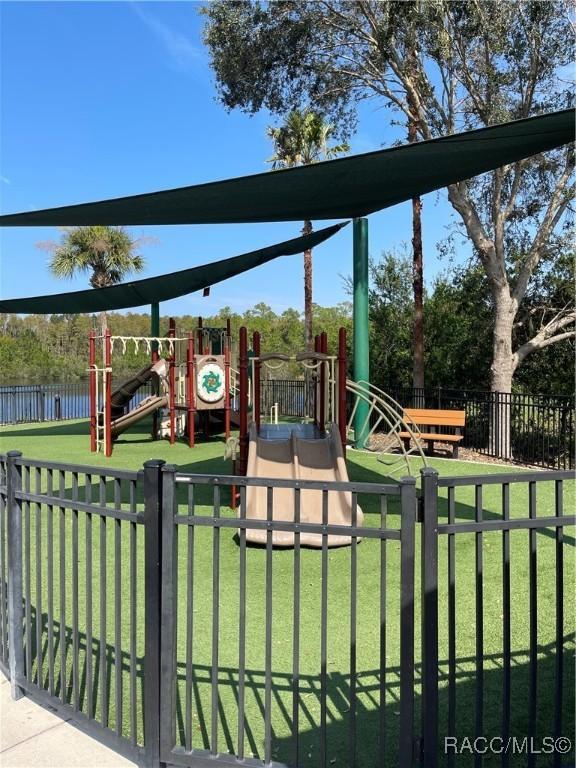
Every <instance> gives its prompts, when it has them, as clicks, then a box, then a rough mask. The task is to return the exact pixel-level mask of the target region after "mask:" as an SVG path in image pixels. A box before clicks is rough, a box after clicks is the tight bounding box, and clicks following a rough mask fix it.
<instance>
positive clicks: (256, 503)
mask: <svg viewBox="0 0 576 768" xmlns="http://www.w3.org/2000/svg"><path fill="white" fill-rule="evenodd" d="M246 475H247V476H248V477H270V478H279V479H282V480H315V481H320V482H348V472H347V470H346V461H345V460H344V454H343V452H342V443H341V441H340V433H339V432H338V428H337V427H336V425H335V424H333V425H331V428H330V431H329V433H328V435H327V436H326V437H325V438H320V439H313V440H310V439H303V438H301V437H298V435H297V434H296V433H292V434H291V435H290V437H288V438H287V439H282V440H271V439H263V438H261V437H258V434H257V431H256V426H255V424H254V423H252V424H251V425H250V444H249V449H248V469H247V472H246ZM267 493H268V491H267V489H266V488H256V487H253V486H252V487H251V486H248V488H247V493H246V517H248V518H253V519H256V520H266V517H267ZM356 509H357V513H356V525H357V526H358V527H360V526H361V525H362V522H363V519H364V515H363V513H362V510H361V509H360V507H359V506H357V508H356ZM272 518H273V519H274V520H286V521H289V522H293V521H294V489H293V488H274V491H273V497H272ZM300 520H301V522H303V523H320V524H321V523H322V491H321V490H310V489H307V490H302V491H301V492H300ZM328 523H329V524H331V525H352V494H351V493H347V492H344V491H329V492H328ZM246 541H250V542H253V543H257V544H265V543H266V531H264V530H253V529H252V530H251V529H247V531H246ZM350 541H351V538H350V536H340V535H334V534H330V535H329V536H328V546H329V547H340V546H344V545H347V544H350ZM358 541H360V538H358ZM272 543H273V544H274V545H275V546H278V547H292V546H294V534H293V533H292V532H291V531H274V532H273V534H272ZM300 543H301V544H302V545H304V546H309V547H321V546H322V535H321V534H319V533H302V534H301V535H300Z"/></svg>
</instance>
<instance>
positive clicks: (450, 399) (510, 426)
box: [386, 386, 576, 469]
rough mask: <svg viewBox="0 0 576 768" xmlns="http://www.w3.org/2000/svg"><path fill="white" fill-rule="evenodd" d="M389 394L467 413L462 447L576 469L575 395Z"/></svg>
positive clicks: (403, 401)
mask: <svg viewBox="0 0 576 768" xmlns="http://www.w3.org/2000/svg"><path fill="white" fill-rule="evenodd" d="M386 392H387V393H388V394H389V395H391V396H392V397H393V398H394V399H395V400H397V401H398V403H399V404H400V405H401V406H402V407H403V408H412V407H420V408H438V409H457V410H463V411H465V412H466V427H465V429H464V440H463V441H462V445H463V446H464V447H468V448H473V449H474V450H475V451H478V452H479V453H483V454H486V455H489V456H494V457H496V458H504V459H506V458H514V460H516V461H520V462H523V463H526V464H533V465H536V466H541V467H547V468H551V469H571V468H573V467H574V451H575V447H576V442H575V431H574V398H572V397H568V396H562V395H526V394H516V393H513V394H509V393H504V392H479V391H473V390H457V389H443V388H442V387H438V388H436V389H433V390H418V389H399V388H397V387H393V386H391V387H388V388H386Z"/></svg>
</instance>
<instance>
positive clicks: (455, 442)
mask: <svg viewBox="0 0 576 768" xmlns="http://www.w3.org/2000/svg"><path fill="white" fill-rule="evenodd" d="M404 422H405V423H406V424H407V425H408V426H409V427H410V429H412V431H413V432H414V437H415V438H416V439H418V440H426V442H427V443H428V452H429V454H430V455H431V456H432V455H433V454H434V443H435V442H441V443H452V458H454V459H457V458H458V446H459V445H460V443H461V442H462V440H463V439H464V436H463V435H462V427H464V425H465V423H466V412H465V411H440V410H432V409H430V408H405V409H404ZM422 427H425V428H427V431H425V432H424V431H422ZM446 427H451V428H452V429H453V430H454V431H453V432H446V431H444V432H443V431H442V429H441V428H446ZM399 436H400V437H401V438H402V440H403V441H404V446H405V448H406V450H407V451H408V450H410V439H411V437H412V435H411V434H410V433H409V432H400V434H399Z"/></svg>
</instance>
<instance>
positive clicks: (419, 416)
mask: <svg viewBox="0 0 576 768" xmlns="http://www.w3.org/2000/svg"><path fill="white" fill-rule="evenodd" d="M404 419H405V420H406V421H407V422H408V423H410V422H412V423H413V424H422V425H428V426H435V427H463V426H464V425H465V423H466V411H440V410H434V409H432V408H404Z"/></svg>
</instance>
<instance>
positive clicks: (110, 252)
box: [38, 226, 145, 324]
mask: <svg viewBox="0 0 576 768" xmlns="http://www.w3.org/2000/svg"><path fill="white" fill-rule="evenodd" d="M144 241H145V238H140V239H137V240H134V239H132V237H131V236H130V234H129V233H128V232H127V231H126V230H125V229H124V228H123V227H107V226H98V227H64V228H63V236H62V239H61V241H60V243H55V242H52V241H49V242H46V243H38V247H40V248H44V249H45V250H47V251H50V253H51V258H50V263H49V269H50V272H51V273H52V274H53V275H55V276H56V277H59V278H63V279H70V278H72V277H75V276H76V275H77V274H78V273H82V272H87V273H90V278H89V282H90V285H91V286H92V288H106V287H107V286H110V285H116V283H120V282H121V281H122V280H123V279H124V278H125V277H126V276H127V275H129V274H130V273H131V272H141V271H142V270H143V269H144V258H143V256H142V255H141V254H140V253H138V252H137V249H138V247H139V246H140V245H141V244H142V243H143V242H144ZM101 318H102V321H103V324H105V323H104V321H105V318H106V313H102V315H101Z"/></svg>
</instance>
